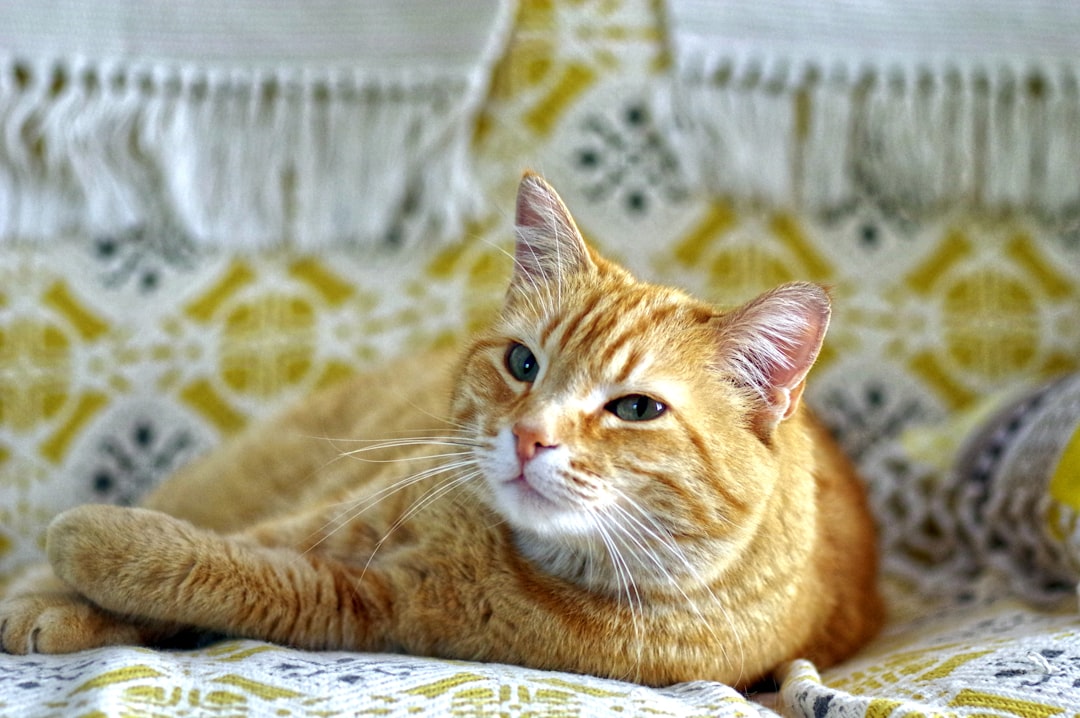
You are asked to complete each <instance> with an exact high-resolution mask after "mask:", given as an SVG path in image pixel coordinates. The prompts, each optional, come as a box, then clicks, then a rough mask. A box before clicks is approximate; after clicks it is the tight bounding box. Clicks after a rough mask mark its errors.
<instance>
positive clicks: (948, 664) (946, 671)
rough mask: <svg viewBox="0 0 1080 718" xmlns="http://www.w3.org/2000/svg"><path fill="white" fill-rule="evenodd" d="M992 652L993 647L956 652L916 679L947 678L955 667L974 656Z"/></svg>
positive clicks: (921, 680)
mask: <svg viewBox="0 0 1080 718" xmlns="http://www.w3.org/2000/svg"><path fill="white" fill-rule="evenodd" d="M993 652H994V651H993V649H991V650H988V651H971V652H970V653H960V654H957V655H955V656H953V657H952V658H950V659H949V660H947V661H945V662H944V663H942V664H940V665H939V666H938V667H937V668H933V669H931V670H929V671H927V672H926V673H923V674H922V675H921V676H919V677H918V679H917V680H918V681H920V682H923V681H937V680H941V679H942V678H948V677H949V675H950V674H951V673H952V672H953V671H955V670H956V669H957V668H959V667H960V666H962V665H964V664H965V663H970V662H971V661H974V660H975V659H976V658H982V657H983V656H985V655H987V654H988V653H993Z"/></svg>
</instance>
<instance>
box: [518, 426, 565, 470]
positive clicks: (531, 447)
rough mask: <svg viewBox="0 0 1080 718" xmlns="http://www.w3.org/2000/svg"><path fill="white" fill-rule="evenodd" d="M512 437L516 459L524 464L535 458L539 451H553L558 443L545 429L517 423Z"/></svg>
mask: <svg viewBox="0 0 1080 718" xmlns="http://www.w3.org/2000/svg"><path fill="white" fill-rule="evenodd" d="M513 431H514V437H515V438H516V439H517V455H518V459H519V460H520V461H521V462H522V463H524V462H526V461H528V460H529V459H531V458H533V457H534V456H536V452H537V451H539V450H540V449H553V448H555V447H556V446H558V442H557V441H556V440H555V437H554V436H553V435H552V433H551V431H550V430H548V428H547V427H545V426H542V425H539V424H532V423H529V422H524V421H519V422H517V423H516V424H514V428H513Z"/></svg>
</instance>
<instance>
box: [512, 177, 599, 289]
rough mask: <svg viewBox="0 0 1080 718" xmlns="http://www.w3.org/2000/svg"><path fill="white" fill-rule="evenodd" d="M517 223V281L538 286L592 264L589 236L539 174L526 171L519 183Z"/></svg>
mask: <svg viewBox="0 0 1080 718" xmlns="http://www.w3.org/2000/svg"><path fill="white" fill-rule="evenodd" d="M515 225H516V230H517V243H516V244H515V247H514V259H515V260H516V261H515V270H514V281H515V282H519V283H520V282H522V281H525V282H527V286H533V287H535V286H536V284H537V283H538V282H552V281H558V280H559V279H561V278H564V277H566V276H567V275H568V274H569V273H571V272H575V271H580V270H582V269H585V268H587V267H588V266H589V265H590V260H589V253H588V249H587V248H586V246H585V240H584V239H582V237H581V233H580V232H578V229H577V226H576V225H575V224H574V220H573V218H572V217H571V216H570V212H569V211H568V210H567V209H566V206H565V205H564V204H563V202H562V200H561V199H560V198H559V195H558V194H557V193H556V192H555V190H554V189H552V188H551V186H550V185H548V183H547V182H545V181H544V180H543V179H542V178H541V177H539V176H538V175H534V174H526V175H525V176H524V177H523V178H522V180H521V184H520V185H519V186H518V195H517V204H516V212H515ZM522 286H526V285H522Z"/></svg>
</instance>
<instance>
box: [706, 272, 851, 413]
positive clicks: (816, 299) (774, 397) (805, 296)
mask: <svg viewBox="0 0 1080 718" xmlns="http://www.w3.org/2000/svg"><path fill="white" fill-rule="evenodd" d="M830 315H831V309H830V302H829V295H828V294H827V293H826V292H825V290H824V289H822V288H821V287H819V286H818V285H816V284H809V283H803V282H797V283H792V284H785V285H783V286H781V287H778V288H776V289H774V290H772V291H771V292H768V293H766V294H763V295H762V296H760V297H758V298H757V299H755V300H753V301H751V302H750V303H749V304H747V305H746V306H744V307H742V308H741V309H738V310H736V311H735V312H734V313H733V314H732V315H729V317H728V318H727V319H728V321H727V322H726V327H725V331H724V334H723V340H722V345H721V346H722V354H723V355H724V363H725V364H726V365H727V366H728V367H729V368H730V369H732V370H733V371H734V372H735V375H736V377H737V378H738V379H739V380H740V383H743V384H745V385H747V386H749V387H750V388H752V389H753V390H754V391H755V392H756V393H757V394H758V395H759V397H760V398H761V400H762V417H761V418H762V419H763V420H764V423H765V425H766V426H769V427H771V426H775V424H776V423H777V422H779V421H781V420H783V419H786V418H787V417H789V416H791V414H793V413H794V412H795V409H796V408H797V407H798V403H799V399H800V397H801V396H802V390H803V385H804V382H805V380H806V375H807V373H809V371H810V368H811V367H812V366H813V365H814V362H815V361H816V360H817V356H818V352H819V351H820V350H821V344H822V341H823V340H824V338H825V332H826V330H827V329H828V326H829V318H830Z"/></svg>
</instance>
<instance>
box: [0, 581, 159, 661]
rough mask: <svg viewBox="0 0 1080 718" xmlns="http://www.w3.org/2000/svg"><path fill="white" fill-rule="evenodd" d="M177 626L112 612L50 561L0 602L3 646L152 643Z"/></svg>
mask: <svg viewBox="0 0 1080 718" xmlns="http://www.w3.org/2000/svg"><path fill="white" fill-rule="evenodd" d="M174 632H175V627H173V626H170V625H165V624H161V623H157V622H147V621H135V622H133V621H131V620H127V619H125V618H123V617H121V616H117V615H115V614H112V613H109V612H108V611H105V610H103V609H102V608H100V607H99V606H96V605H94V604H93V603H91V602H90V601H89V600H87V599H86V598H85V597H83V596H81V595H79V594H78V593H76V592H75V591H73V590H71V589H70V588H69V587H68V586H67V585H65V584H64V583H63V582H61V581H60V580H59V579H58V578H57V577H56V576H55V575H54V574H53V571H52V568H51V567H49V566H48V565H43V566H38V567H35V568H34V569H33V570H32V571H31V572H30V573H29V574H28V575H27V576H25V577H24V578H23V579H22V580H21V581H19V582H17V583H16V585H14V586H12V588H11V590H10V591H9V593H8V595H7V596H6V597H5V598H4V599H3V600H2V601H0V651H3V652H4V653H14V654H20V655H22V654H28V653H73V652H75V651H81V650H85V649H88V648H98V647H101V646H109V645H147V644H152V643H156V642H158V641H161V640H163V639H165V638H168V637H169V636H171V635H172V634H173V633H174Z"/></svg>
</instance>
